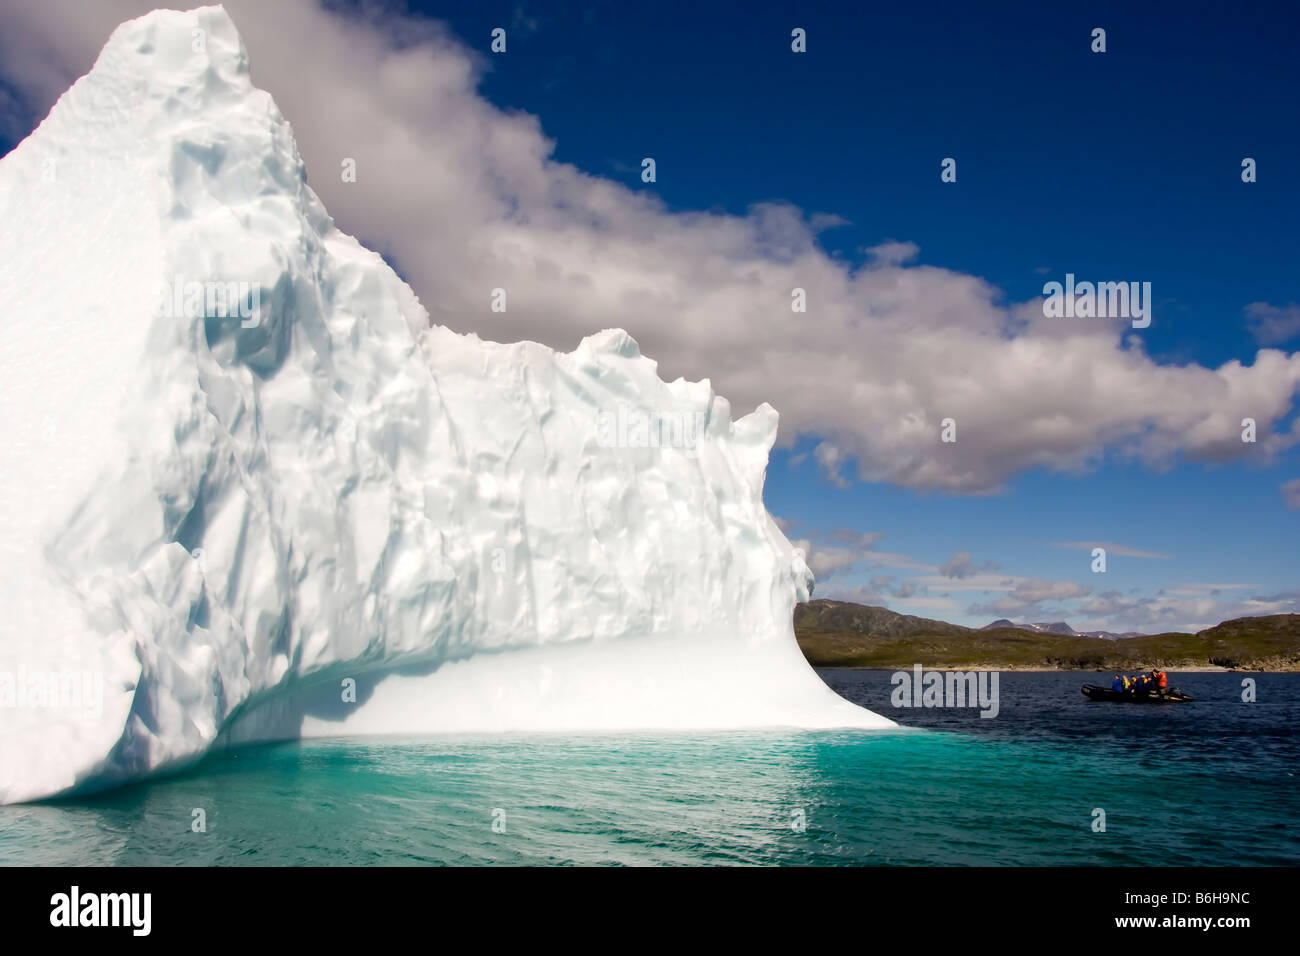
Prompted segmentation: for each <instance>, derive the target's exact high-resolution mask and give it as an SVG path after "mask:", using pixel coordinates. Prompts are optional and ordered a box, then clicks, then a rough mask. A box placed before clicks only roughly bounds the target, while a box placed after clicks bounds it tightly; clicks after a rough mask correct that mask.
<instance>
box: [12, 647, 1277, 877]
mask: <svg viewBox="0 0 1300 956" xmlns="http://www.w3.org/2000/svg"><path fill="white" fill-rule="evenodd" d="M824 676H825V677H826V679H827V680H828V682H829V683H831V684H832V686H836V687H837V688H838V689H839V690H840V691H841V693H844V694H845V696H849V697H852V698H854V699H858V700H860V701H861V702H863V703H870V704H872V705H874V706H875V708H876V709H878V710H882V711H884V712H887V713H890V715H891V716H895V717H899V716H900V713H899V712H896V711H891V709H890V708H889V706H888V690H889V685H888V680H887V677H888V675H881V674H872V673H871V672H847V671H833V672H827V673H826V674H824ZM1295 676H1296V675H1284V676H1283V677H1280V678H1277V679H1276V680H1275V681H1274V682H1273V683H1274V686H1275V687H1277V688H1282V690H1271V693H1272V694H1273V696H1274V697H1275V701H1274V703H1273V704H1272V705H1269V706H1268V707H1266V706H1265V703H1264V702H1261V703H1259V704H1252V705H1243V704H1241V703H1240V702H1239V701H1236V702H1235V703H1236V706H1235V707H1234V706H1233V704H1234V701H1235V697H1234V696H1233V695H1234V694H1235V688H1236V686H1237V684H1238V683H1239V678H1236V677H1235V676H1234V675H1198V676H1197V677H1196V678H1194V679H1189V680H1184V681H1182V682H1181V683H1182V685H1183V686H1184V687H1188V689H1189V690H1190V689H1192V688H1191V687H1189V684H1191V683H1196V682H1198V681H1200V682H1202V683H1204V684H1205V688H1206V689H1205V690H1202V689H1201V688H1200V687H1199V686H1198V687H1197V688H1196V689H1195V690H1194V692H1201V693H1208V692H1210V688H1211V687H1212V683H1213V681H1219V684H1220V686H1221V689H1222V691H1223V693H1222V694H1221V695H1216V696H1215V697H1214V698H1212V699H1207V700H1204V701H1203V702H1202V701H1198V704H1197V705H1195V706H1197V707H1200V711H1199V715H1198V713H1197V712H1196V711H1193V710H1192V709H1191V708H1192V706H1193V705H1185V706H1184V707H1182V708H1141V707H1133V706H1127V707H1126V706H1125V705H1110V707H1109V708H1107V705H1101V704H1093V705H1089V704H1087V703H1086V702H1081V701H1080V702H1076V701H1075V700H1073V699H1067V700H1064V701H1063V700H1062V698H1061V689H1062V688H1067V689H1068V688H1071V687H1072V688H1074V693H1075V694H1076V695H1077V686H1078V680H1077V678H1076V676H1075V675H1057V674H1038V675H1023V674H1022V675H1010V674H1007V675H1003V684H1002V698H1003V701H1002V712H1001V713H1000V715H999V717H998V718H997V719H994V720H983V719H980V718H978V716H977V712H974V711H962V712H956V711H952V710H947V711H927V712H915V713H913V714H908V715H905V716H904V719H906V717H907V716H911V717H915V720H913V723H917V722H924V721H925V720H929V721H930V722H931V723H934V722H936V721H939V722H955V723H957V724H960V725H961V726H960V728H959V729H948V730H936V729H928V730H913V731H906V732H888V733H869V732H860V731H855V732H848V731H839V732H775V731H774V732H752V733H727V734H708V735H688V734H673V735H663V734H656V735H636V734H633V735H620V736H589V737H567V736H552V735H524V736H515V737H509V738H496V737H491V738H490V737H470V736H467V737H456V738H451V737H447V738H421V739H393V738H382V739H369V740H317V741H306V742H296V743H291V744H276V745H263V746H250V747H244V748H240V749H237V750H233V751H228V752H225V753H221V754H218V755H214V756H213V757H211V758H209V759H208V760H207V761H205V762H204V763H202V764H200V765H199V766H197V767H195V768H194V769H192V770H190V771H188V772H186V773H183V774H180V775H178V776H174V777H170V778H166V779H162V780H158V781H154V782H151V783H148V784H141V785H136V786H132V787H128V788H123V789H120V790H116V791H112V792H110V793H106V794H102V795H100V796H98V797H95V798H85V799H79V800H73V801H61V802H56V803H49V804H43V805H33V806H20V807H0V862H3V863H6V864H79V865H143V864H199V865H204V864H219V865H230V864H236V865H237V864H252V865H259V864H274V865H286V864H319V865H333V864H429V863H452V864H470V863H506V864H597V863H599V864H608V863H614V864H633V865H635V864H662V863H667V864H673V863H726V864H767V863H779V864H832V863H861V864H869V865H873V864H879V865H897V864H956V865H966V864H1079V863H1084V864H1149V863H1153V862H1157V863H1168V864H1187V865H1198V864H1229V865H1231V864H1292V865H1294V864H1296V863H1297V862H1300V832H1298V831H1297V827H1298V826H1300V791H1298V789H1297V780H1298V779H1300V778H1297V777H1296V776H1295V772H1296V770H1297V762H1298V758H1297V752H1296V743H1295V740H1294V735H1293V729H1294V727H1295V723H1294V719H1295V715H1296V709H1295V704H1296V700H1297V698H1300V694H1297V691H1300V681H1297V680H1295V679H1294V677H1295ZM1009 685H1010V686H1009ZM1229 691H1231V692H1232V693H1231V694H1230V693H1229ZM1219 696H1221V697H1222V699H1221V700H1219V699H1218V697H1219ZM1249 708H1254V709H1253V710H1251V709H1249ZM1174 710H1179V713H1177V714H1175V713H1173V711H1174ZM1029 714H1034V715H1036V716H1035V717H1033V718H1030V717H1028V716H1027V715H1029ZM1229 715H1235V716H1229ZM1239 724H1240V725H1241V726H1238V725H1239ZM1117 760H1118V761H1119V762H1120V764H1121V765H1122V766H1123V771H1122V772H1117V771H1116V766H1117ZM196 808H197V809H202V810H203V811H204V813H205V814H206V826H207V830H206V832H205V833H195V832H192V830H191V822H192V820H193V811H194V810H195V809H196ZM1094 808H1101V809H1104V810H1105V813H1106V832H1104V833H1102V832H1094V830H1093V828H1092V824H1093V820H1094V815H1093V810H1094ZM494 821H495V823H496V829H494ZM801 822H802V823H803V824H804V825H803V826H802V827H801V826H800V824H801ZM501 830H504V832H498V831H501Z"/></svg>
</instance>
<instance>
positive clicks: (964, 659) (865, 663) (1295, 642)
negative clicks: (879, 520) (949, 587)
mask: <svg viewBox="0 0 1300 956" xmlns="http://www.w3.org/2000/svg"><path fill="white" fill-rule="evenodd" d="M806 608H809V605H800V609H801V610H802V609H806ZM818 616H819V615H817V614H815V613H804V614H802V615H801V614H800V613H799V610H796V614H795V637H796V638H797V640H798V642H799V647H800V649H801V650H802V651H803V653H804V657H805V658H807V660H808V663H810V664H812V665H813V666H814V667H858V668H869V669H882V670H899V669H906V668H910V667H912V666H913V665H916V664H921V665H923V666H925V667H930V668H935V669H944V668H949V669H954V668H961V669H963V670H1025V671H1030V670H1038V671H1110V672H1112V673H1116V672H1122V671H1127V672H1130V673H1132V672H1136V671H1145V670H1150V669H1151V668H1152V667H1157V666H1158V667H1162V668H1164V669H1166V670H1225V671H1255V672H1259V671H1269V672H1288V671H1290V672H1300V614H1276V615H1271V616H1268V617H1253V618H1252V617H1247V618H1237V619H1235V620H1232V621H1225V622H1224V623H1222V624H1219V625H1216V626H1215V627H1211V628H1207V629H1205V630H1203V631H1200V632H1199V633H1196V634H1184V633H1168V634H1152V635H1148V636H1144V637H1129V638H1121V639H1119V640H1105V639H1103V638H1096V637H1080V636H1066V635H1059V634H1051V633H1040V632H1038V631H1027V630H1022V629H1020V628H993V629H989V630H973V629H969V628H961V627H958V626H957V625H952V624H945V623H943V622H926V623H934V624H936V625H938V626H937V627H935V628H926V627H924V625H922V626H921V627H920V630H919V631H918V632H917V633H902V634H897V633H895V634H879V633H870V632H868V631H867V630H865V629H862V628H858V629H854V628H849V627H843V626H840V627H826V626H819V623H820V622H818V621H817V618H818ZM913 620H919V619H913Z"/></svg>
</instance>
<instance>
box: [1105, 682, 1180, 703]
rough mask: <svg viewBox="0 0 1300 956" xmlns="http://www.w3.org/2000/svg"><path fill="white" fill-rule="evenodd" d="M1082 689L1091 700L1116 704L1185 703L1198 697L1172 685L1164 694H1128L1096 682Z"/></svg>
mask: <svg viewBox="0 0 1300 956" xmlns="http://www.w3.org/2000/svg"><path fill="white" fill-rule="evenodd" d="M1082 690H1083V696H1084V697H1086V698H1088V699H1089V700H1107V701H1111V702H1112V703H1116V704H1185V703H1187V702H1188V701H1190V700H1195V699H1196V698H1195V697H1192V696H1190V695H1188V694H1184V693H1183V692H1182V691H1181V690H1179V689H1178V688H1177V687H1171V688H1170V689H1169V690H1168V691H1166V692H1165V693H1164V694H1126V693H1124V692H1123V691H1118V690H1111V689H1110V688H1109V687H1098V686H1097V685H1096V684H1084V685H1083V687H1082Z"/></svg>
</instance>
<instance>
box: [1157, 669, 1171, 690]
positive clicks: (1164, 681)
mask: <svg viewBox="0 0 1300 956" xmlns="http://www.w3.org/2000/svg"><path fill="white" fill-rule="evenodd" d="M1156 686H1157V687H1159V688H1160V689H1161V690H1164V689H1165V688H1166V687H1168V686H1169V678H1168V677H1167V676H1166V675H1165V672H1164V671H1156Z"/></svg>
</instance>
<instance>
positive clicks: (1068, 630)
mask: <svg viewBox="0 0 1300 956" xmlns="http://www.w3.org/2000/svg"><path fill="white" fill-rule="evenodd" d="M1004 628H1015V629H1016V630H1021V631H1033V632H1034V633H1036V634H1061V635H1064V636H1065V637H1097V638H1101V640H1103V641H1118V640H1122V639H1124V638H1128V637H1142V636H1143V635H1142V633H1141V632H1140V631H1125V632H1124V633H1123V634H1119V633H1117V632H1115V631H1076V630H1075V629H1074V628H1072V627H1070V625H1068V624H1066V623H1065V622H1064V621H1056V622H1054V623H1051V624H1047V623H1038V624H1017V623H1016V622H1015V621H1008V620H1007V619H1006V618H1005V617H1000V618H998V619H997V620H996V621H993V622H991V623H989V624H985V625H984V626H983V627H981V628H980V630H981V631H992V630H999V629H1004Z"/></svg>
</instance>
